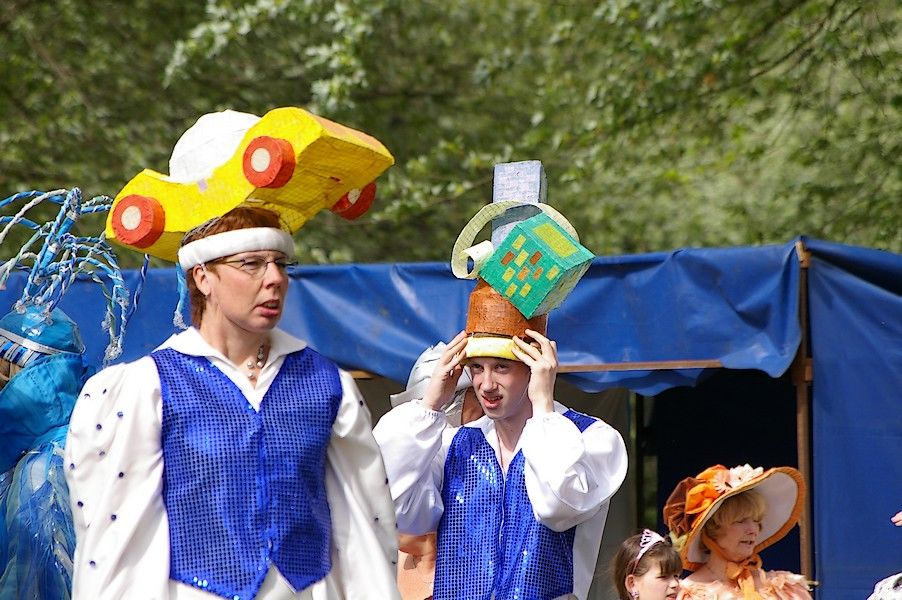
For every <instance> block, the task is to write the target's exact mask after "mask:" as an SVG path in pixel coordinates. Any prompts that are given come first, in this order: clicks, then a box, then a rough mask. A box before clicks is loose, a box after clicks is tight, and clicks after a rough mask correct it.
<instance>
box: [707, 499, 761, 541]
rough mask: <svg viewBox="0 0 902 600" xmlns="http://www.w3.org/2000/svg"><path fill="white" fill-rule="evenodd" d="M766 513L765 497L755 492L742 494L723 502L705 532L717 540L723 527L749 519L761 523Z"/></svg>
mask: <svg viewBox="0 0 902 600" xmlns="http://www.w3.org/2000/svg"><path fill="white" fill-rule="evenodd" d="M765 512H767V502H766V501H765V500H764V496H762V495H761V494H759V493H758V492H756V491H755V490H749V491H747V492H742V493H740V494H736V495H735V496H730V497H729V498H727V499H726V500H724V501H723V503H722V504H721V505H720V508H718V509H717V511H715V513H714V514H713V515H711V518H710V519H708V521H707V522H706V523H705V527H704V532H705V533H706V534H708V537H710V538H711V539H712V540H716V539H717V537H718V536H719V535H720V530H721V528H722V527H723V526H725V525H729V524H730V523H735V522H736V521H742V520H743V519H747V518H752V519H753V520H755V521H758V523H760V522H761V519H763V518H764V513H765Z"/></svg>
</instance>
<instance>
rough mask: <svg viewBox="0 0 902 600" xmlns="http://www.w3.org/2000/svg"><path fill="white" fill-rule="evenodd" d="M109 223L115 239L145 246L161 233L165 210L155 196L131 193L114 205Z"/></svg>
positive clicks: (136, 245) (163, 225)
mask: <svg viewBox="0 0 902 600" xmlns="http://www.w3.org/2000/svg"><path fill="white" fill-rule="evenodd" d="M111 223H112V226H113V231H114V232H115V233H116V238H117V239H119V240H121V241H122V242H123V243H125V244H130V245H132V246H135V247H137V248H147V247H148V246H150V245H151V244H153V243H154V242H155V241H157V240H158V239H159V238H160V236H161V235H162V234H163V229H164V227H165V225H166V212H165V211H164V210H163V206H162V205H161V204H160V203H159V202H158V201H157V200H156V199H155V198H150V197H148V196H141V195H139V194H132V195H130V196H126V197H125V198H123V199H122V200H121V201H120V202H119V204H117V205H116V208H115V209H114V210H113V216H112V219H111Z"/></svg>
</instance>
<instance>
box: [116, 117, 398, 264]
mask: <svg viewBox="0 0 902 600" xmlns="http://www.w3.org/2000/svg"><path fill="white" fill-rule="evenodd" d="M392 164H394V157H392V155H391V153H389V151H388V150H387V149H386V148H385V146H383V145H382V144H381V143H380V142H379V141H378V140H376V139H375V138H373V137H371V136H369V135H367V134H365V133H362V132H360V131H357V130H354V129H351V128H349V127H345V126H344V125H340V124H338V123H335V122H333V121H329V120H328V119H324V118H322V117H319V116H317V115H314V114H312V113H309V112H307V111H305V110H302V109H300V108H293V107H287V108H277V109H274V110H271V111H269V112H268V113H266V114H265V115H264V116H263V117H262V118H260V117H257V116H256V115H250V114H247V113H238V112H235V111H224V112H221V113H213V114H210V115H204V116H203V117H201V118H200V119H198V121H197V123H196V124H195V125H194V126H193V127H192V128H190V129H189V130H188V131H187V132H186V133H185V134H184V135H183V136H182V139H180V140H179V143H178V144H176V148H175V150H174V152H173V156H172V160H171V161H170V175H169V176H167V175H164V174H162V173H158V172H156V171H152V170H150V169H144V170H143V171H142V172H140V173H139V174H138V175H136V176H135V177H134V178H133V179H132V180H131V181H129V182H128V183H127V184H126V185H125V187H123V188H122V190H121V191H120V192H119V193H118V194H117V195H116V198H115V199H114V201H113V209H112V211H111V212H110V215H109V217H108V219H107V225H106V237H107V239H109V240H111V241H113V242H116V243H117V244H120V245H122V246H126V247H129V248H133V249H135V250H138V251H140V252H144V253H147V254H150V255H153V256H157V257H159V258H163V259H166V260H170V261H175V260H176V253H177V251H178V248H179V244H180V243H181V240H182V238H183V237H184V235H185V233H186V232H188V231H190V230H191V229H193V228H194V227H196V226H198V225H200V224H201V223H204V222H206V221H208V220H209V219H211V218H214V217H217V216H220V215H222V214H225V213H226V212H228V211H229V210H231V209H233V208H236V207H238V206H241V205H255V206H261V207H263V208H267V209H270V210H272V211H274V212H276V213H278V214H279V215H280V216H281V218H282V220H283V222H284V223H285V225H286V226H287V227H288V229H289V230H290V231H291V232H292V233H293V232H295V231H297V230H298V229H300V228H301V226H303V225H304V223H305V222H307V221H308V220H309V219H310V218H311V217H313V215H315V214H316V213H317V212H319V211H320V210H322V209H324V208H328V209H331V210H332V211H333V212H335V213H337V214H339V215H340V216H342V217H344V218H348V219H353V218H356V217H359V216H360V215H362V214H363V213H364V212H366V210H367V209H368V208H369V206H370V204H371V203H372V201H373V198H374V197H375V191H376V186H375V179H376V178H377V177H378V176H379V175H380V174H381V173H382V172H383V171H385V170H386V169H387V168H388V167H389V166H391V165H392Z"/></svg>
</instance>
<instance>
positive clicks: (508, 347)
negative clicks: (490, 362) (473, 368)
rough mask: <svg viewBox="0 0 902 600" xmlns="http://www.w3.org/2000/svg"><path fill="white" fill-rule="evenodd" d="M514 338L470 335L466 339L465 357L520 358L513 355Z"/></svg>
mask: <svg viewBox="0 0 902 600" xmlns="http://www.w3.org/2000/svg"><path fill="white" fill-rule="evenodd" d="M513 347H514V340H513V339H511V338H509V337H495V336H478V337H477V336H471V337H470V339H469V340H468V341H467V358H478V357H491V358H506V359H508V360H520V359H519V358H517V357H516V356H514V351H513Z"/></svg>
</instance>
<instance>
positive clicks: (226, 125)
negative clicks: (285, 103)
mask: <svg viewBox="0 0 902 600" xmlns="http://www.w3.org/2000/svg"><path fill="white" fill-rule="evenodd" d="M259 120H260V117H258V116H257V115H252V114H248V113H243V112H238V111H234V110H225V111H222V112H217V113H210V114H206V115H203V116H202V117H200V118H199V119H198V120H197V122H196V123H195V124H194V125H192V126H191V127H190V128H189V129H188V131H186V132H185V133H183V134H182V137H180V138H179V141H178V142H176V144H175V148H173V149H172V156H171V157H169V179H170V180H171V181H175V182H177V183H193V182H195V181H199V180H201V179H207V178H208V177H210V176H211V175H212V174H213V171H214V170H215V169H216V167H219V166H220V165H222V164H223V163H225V162H226V161H228V160H229V159H230V158H232V155H234V154H235V151H236V150H238V146H240V145H241V140H243V139H244V134H245V133H247V130H248V129H250V128H251V127H252V126H253V125H254V124H256V123H257V121H259Z"/></svg>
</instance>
